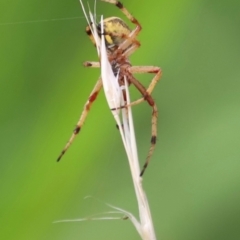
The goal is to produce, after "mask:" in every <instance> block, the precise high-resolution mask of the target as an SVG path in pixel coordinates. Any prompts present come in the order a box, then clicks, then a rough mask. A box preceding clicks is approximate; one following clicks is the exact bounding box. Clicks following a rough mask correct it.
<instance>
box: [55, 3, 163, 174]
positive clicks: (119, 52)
mask: <svg viewBox="0 0 240 240" xmlns="http://www.w3.org/2000/svg"><path fill="white" fill-rule="evenodd" d="M102 1H103V2H108V3H110V4H113V5H115V6H116V7H118V8H119V9H120V11H121V12H122V13H123V14H124V15H125V16H126V17H127V18H128V19H129V20H130V21H131V22H132V23H133V24H134V25H135V26H136V27H135V29H134V30H131V29H130V28H129V27H128V26H127V24H126V23H125V22H124V21H123V20H122V19H120V18H118V17H109V18H106V19H104V20H103V29H104V33H103V35H104V37H105V42H106V49H107V55H108V59H109V62H110V64H111V66H112V70H113V72H114V74H117V73H119V78H118V82H119V85H120V86H121V85H124V77H126V79H127V82H128V84H129V85H130V84H133V85H134V86H135V87H136V88H137V89H138V91H139V92H140V93H141V94H142V98H140V99H138V100H136V101H134V102H132V103H130V106H133V105H137V104H139V103H141V102H143V101H146V102H147V103H148V104H149V105H150V107H151V108H152V130H151V146H150V149H149V152H148V155H147V158H146V162H145V164H144V165H143V168H142V170H141V172H140V176H142V175H143V173H144V171H145V170H146V168H147V166H148V164H149V161H150V158H151V156H152V153H153V150H154V148H155V144H156V139H157V114H158V112H157V106H156V103H155V101H154V100H153V98H152V96H151V93H152V91H153V89H154V87H155V85H156V83H157V82H158V81H159V79H160V77H161V74H162V71H161V69H160V68H159V67H155V66H132V65H131V63H130V61H129V56H130V55H131V54H133V53H134V52H135V51H136V50H137V49H138V48H139V47H140V42H139V41H138V40H137V39H136V37H137V36H138V34H139V33H140V31H141V29H142V27H141V25H140V23H139V22H138V20H137V19H136V18H134V17H133V16H132V15H131V13H130V12H129V11H128V10H127V9H126V8H125V7H124V6H123V4H122V3H121V2H119V1H117V0H102ZM97 31H98V35H99V36H101V23H99V24H98V25H97ZM86 33H87V35H88V36H89V38H90V40H91V41H92V42H93V44H94V45H95V46H96V44H95V40H94V38H93V35H92V32H91V28H90V26H87V27H86ZM84 66H85V67H100V63H99V62H90V61H87V62H85V63H84ZM135 73H152V74H155V75H154V77H153V79H152V81H151V83H150V85H149V86H148V88H145V87H144V86H143V85H142V84H141V83H140V82H139V81H138V80H137V79H136V78H135V77H134V76H133V74H135ZM101 88H102V79H101V77H100V78H99V79H98V80H97V82H96V84H95V86H94V88H93V90H92V92H91V94H90V96H89V98H88V100H87V102H86V103H85V105H84V109H83V112H82V114H81V116H80V118H79V121H78V123H77V125H76V127H75V129H74V131H73V133H72V136H71V137H70V139H69V141H68V142H67V144H66V146H65V147H64V149H63V150H62V152H61V154H60V155H59V157H58V159H57V161H60V159H61V157H62V156H63V155H64V153H65V152H66V151H67V149H68V148H69V147H70V145H71V144H72V142H73V140H74V138H75V137H76V135H77V134H78V133H79V132H80V130H81V128H82V126H83V124H84V121H85V119H86V117H87V115H88V112H89V110H90V108H91V106H92V104H93V102H94V101H95V100H96V98H97V96H98V93H99V92H100V90H101ZM123 96H125V94H124V92H123ZM125 97H126V96H125ZM125 100H126V99H125ZM119 108H121V107H119ZM111 110H116V109H111Z"/></svg>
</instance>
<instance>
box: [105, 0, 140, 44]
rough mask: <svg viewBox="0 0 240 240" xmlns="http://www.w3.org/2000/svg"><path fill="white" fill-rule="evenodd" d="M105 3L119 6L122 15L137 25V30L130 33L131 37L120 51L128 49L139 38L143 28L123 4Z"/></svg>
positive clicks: (111, 1)
mask: <svg viewBox="0 0 240 240" xmlns="http://www.w3.org/2000/svg"><path fill="white" fill-rule="evenodd" d="M102 1H103V2H108V3H110V4H114V5H115V6H117V7H118V8H119V9H120V10H121V11H122V13H123V14H124V15H125V16H126V17H127V18H128V19H129V20H130V21H131V22H132V23H133V24H135V25H136V28H135V29H134V30H133V31H132V32H131V33H130V35H129V37H128V38H127V39H126V40H125V41H124V42H123V43H121V44H120V46H119V48H120V49H126V48H128V46H129V45H130V44H131V42H132V41H133V39H134V38H136V37H137V35H138V34H139V33H140V31H141V29H142V26H141V25H140V23H139V22H138V20H137V19H136V18H135V17H133V15H132V14H131V13H130V12H129V11H128V10H127V9H126V8H125V7H124V6H123V4H122V3H121V2H119V1H117V0H102Z"/></svg>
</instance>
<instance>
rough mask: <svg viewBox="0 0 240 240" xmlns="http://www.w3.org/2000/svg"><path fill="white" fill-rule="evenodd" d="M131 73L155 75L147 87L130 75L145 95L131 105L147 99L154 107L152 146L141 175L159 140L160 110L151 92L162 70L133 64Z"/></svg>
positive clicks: (131, 79) (130, 69)
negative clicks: (158, 119)
mask: <svg viewBox="0 0 240 240" xmlns="http://www.w3.org/2000/svg"><path fill="white" fill-rule="evenodd" d="M128 71H129V73H131V74H133V73H154V74H155V76H154V77H153V79H152V81H151V83H150V85H149V86H148V88H147V89H146V88H145V87H144V86H143V85H142V84H141V83H140V82H139V81H138V80H137V79H135V78H134V77H133V76H130V77H129V80H130V82H131V83H132V84H133V85H134V86H135V87H136V88H137V89H138V90H139V91H140V92H141V94H142V95H143V97H142V98H140V99H138V100H136V101H134V102H132V103H130V104H129V106H133V105H137V104H139V103H141V102H143V101H147V102H148V104H149V105H150V106H151V107H152V130H151V146H150V149H149V151H148V155H147V158H146V161H145V164H144V165H143V168H142V171H141V173H140V176H143V174H144V172H145V170H146V168H147V166H148V164H149V162H150V159H151V156H152V154H153V151H154V149H155V145H156V141H157V117H158V110H157V105H156V103H155V101H154V100H153V98H152V96H151V93H152V91H153V89H154V88H155V86H156V84H157V82H158V81H159V79H160V77H161V74H162V71H161V69H160V68H159V67H154V66H132V67H130V68H129V69H128Z"/></svg>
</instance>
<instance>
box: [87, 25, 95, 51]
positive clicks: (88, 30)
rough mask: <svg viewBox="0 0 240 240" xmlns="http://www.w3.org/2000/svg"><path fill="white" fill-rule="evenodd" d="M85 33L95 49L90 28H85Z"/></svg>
mask: <svg viewBox="0 0 240 240" xmlns="http://www.w3.org/2000/svg"><path fill="white" fill-rule="evenodd" d="M85 31H86V33H87V35H88V37H89V38H90V40H91V42H92V43H93V45H94V46H95V47H96V42H95V40H94V37H93V35H92V31H91V28H90V27H89V26H87V27H86V29H85Z"/></svg>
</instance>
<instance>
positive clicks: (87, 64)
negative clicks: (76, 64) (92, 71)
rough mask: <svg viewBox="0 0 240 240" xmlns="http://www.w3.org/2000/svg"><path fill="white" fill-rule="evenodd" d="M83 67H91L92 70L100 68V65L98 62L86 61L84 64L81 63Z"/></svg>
mask: <svg viewBox="0 0 240 240" xmlns="http://www.w3.org/2000/svg"><path fill="white" fill-rule="evenodd" d="M83 66H84V67H92V68H100V63H99V62H90V61H87V62H84V63H83Z"/></svg>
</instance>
